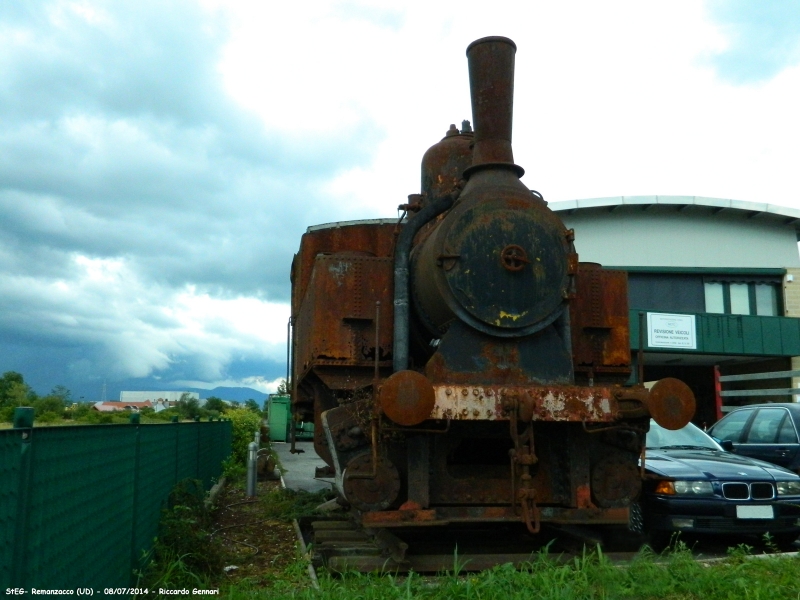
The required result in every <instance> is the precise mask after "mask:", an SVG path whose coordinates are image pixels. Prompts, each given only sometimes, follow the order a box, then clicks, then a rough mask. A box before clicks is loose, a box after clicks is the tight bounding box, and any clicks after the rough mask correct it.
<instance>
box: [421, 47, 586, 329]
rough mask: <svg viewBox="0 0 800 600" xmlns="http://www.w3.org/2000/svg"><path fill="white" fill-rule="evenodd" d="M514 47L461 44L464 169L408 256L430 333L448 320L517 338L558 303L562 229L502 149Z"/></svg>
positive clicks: (564, 242)
mask: <svg viewBox="0 0 800 600" xmlns="http://www.w3.org/2000/svg"><path fill="white" fill-rule="evenodd" d="M498 42H500V43H498ZM515 51H516V46H514V43H513V42H512V41H511V40H507V39H506V38H484V39H482V40H478V42H476V43H474V44H473V45H471V46H470V47H469V49H468V50H467V56H468V58H469V67H470V83H471V89H472V111H473V119H474V122H475V140H474V147H473V159H472V166H471V167H470V168H468V169H467V170H466V172H465V173H464V177H465V179H466V180H467V181H466V185H465V187H464V188H463V191H462V192H461V194H460V196H459V198H458V200H457V202H456V203H455V205H454V206H453V208H452V209H451V210H450V211H449V213H447V215H446V216H445V217H444V218H443V219H442V220H441V221H440V222H439V223H438V224H437V225H436V226H435V227H434V228H433V229H432V230H431V231H430V232H429V234H428V235H427V236H425V237H424V239H423V240H422V241H421V242H420V243H419V244H418V246H417V247H416V248H415V249H414V251H413V252H412V255H411V261H412V264H411V290H412V296H413V301H414V306H415V312H416V314H417V317H418V319H419V320H420V321H421V322H422V324H423V325H424V327H425V329H426V330H427V332H428V333H429V334H430V335H431V336H432V337H434V338H438V337H441V336H442V334H444V333H445V332H446V331H447V329H448V327H449V325H450V324H451V323H452V322H453V321H454V320H458V321H461V322H463V323H466V324H467V325H469V326H470V327H472V328H473V329H476V330H478V331H481V332H483V333H485V334H489V335H491V336H496V337H506V338H508V337H520V336H526V335H530V334H533V333H536V332H538V331H540V330H542V329H543V328H545V327H547V326H548V325H550V324H551V323H553V322H554V321H555V320H556V319H558V318H559V316H561V315H562V313H563V312H564V311H565V310H566V308H567V304H566V299H567V298H568V296H569V293H570V290H571V287H572V274H573V272H574V268H573V266H574V265H576V263H577V257H576V255H575V254H574V249H573V247H572V242H571V239H572V238H571V232H568V231H567V230H566V229H565V227H564V225H563V223H562V222H561V220H560V219H559V218H558V217H557V216H556V215H555V214H554V213H553V212H552V211H550V210H549V209H548V208H547V204H546V202H544V200H542V199H541V197H539V196H537V195H535V194H534V193H533V192H531V191H530V190H529V189H528V188H527V187H525V185H524V184H523V183H522V182H521V181H520V179H519V178H520V176H521V175H522V174H523V170H522V168H521V167H519V166H517V165H515V164H514V159H513V155H512V150H511V126H512V118H511V116H512V104H511V103H512V97H513V61H514V52H515ZM498 108H499V110H498Z"/></svg>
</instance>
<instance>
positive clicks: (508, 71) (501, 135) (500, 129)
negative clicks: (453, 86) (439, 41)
mask: <svg viewBox="0 0 800 600" xmlns="http://www.w3.org/2000/svg"><path fill="white" fill-rule="evenodd" d="M516 52H517V45H516V44H515V43H514V42H513V41H511V40H510V39H508V38H507V37H501V36H490V37H485V38H481V39H479V40H475V41H474V42H472V43H471V44H470V45H469V46H468V47H467V61H468V64H469V87H470V96H471V99H472V124H473V126H474V128H475V129H474V130H475V146H474V148H473V151H472V167H470V168H469V169H467V171H466V172H465V174H464V175H465V177H467V178H469V176H470V174H471V173H473V172H474V171H476V170H478V169H481V168H485V167H488V166H492V167H506V168H508V169H511V170H513V171H515V172H516V173H517V175H518V176H519V177H522V175H523V174H524V173H525V170H524V169H523V168H522V167H520V166H518V165H516V164H514V154H513V152H512V150H511V127H512V120H513V112H514V55H515V54H516Z"/></svg>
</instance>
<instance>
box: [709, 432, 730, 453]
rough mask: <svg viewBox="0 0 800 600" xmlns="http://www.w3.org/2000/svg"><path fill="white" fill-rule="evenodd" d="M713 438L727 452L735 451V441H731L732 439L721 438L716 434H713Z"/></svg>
mask: <svg viewBox="0 0 800 600" xmlns="http://www.w3.org/2000/svg"><path fill="white" fill-rule="evenodd" d="M711 439H712V440H714V441H715V442H717V443H718V444H719V445H720V446H722V449H723V450H725V452H733V442H732V441H730V440H721V439H719V438H715V437H714V436H711Z"/></svg>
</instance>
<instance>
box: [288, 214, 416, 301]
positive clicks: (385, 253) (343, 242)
mask: <svg viewBox="0 0 800 600" xmlns="http://www.w3.org/2000/svg"><path fill="white" fill-rule="evenodd" d="M401 227H402V225H401V224H398V223H395V222H384V223H375V222H371V223H358V222H354V223H352V224H338V223H336V224H332V225H331V226H330V227H323V228H315V229H314V230H312V231H309V232H308V233H306V234H304V235H303V238H302V240H301V242H300V251H299V252H298V253H297V254H296V255H295V258H294V260H293V261H292V275H291V279H292V315H297V314H298V313H299V311H300V306H301V304H302V303H303V300H304V298H305V295H306V293H307V291H308V286H309V282H310V281H311V276H312V272H313V270H314V263H315V261H316V258H317V256H318V255H320V254H323V255H325V254H336V253H341V252H351V253H357V254H360V255H362V256H374V257H391V256H393V254H394V244H395V239H396V236H397V234H398V233H399V231H400V228H401Z"/></svg>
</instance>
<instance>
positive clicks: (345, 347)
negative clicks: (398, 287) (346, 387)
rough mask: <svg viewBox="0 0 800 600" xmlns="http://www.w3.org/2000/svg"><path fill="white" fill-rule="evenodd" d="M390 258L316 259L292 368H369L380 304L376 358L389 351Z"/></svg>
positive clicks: (300, 314) (345, 256)
mask: <svg viewBox="0 0 800 600" xmlns="http://www.w3.org/2000/svg"><path fill="white" fill-rule="evenodd" d="M392 275H393V263H392V259H391V258H377V257H372V256H363V255H353V254H350V253H339V254H329V255H328V254H320V255H317V256H316V258H315V260H314V266H313V269H312V272H311V278H310V284H309V287H308V290H307V293H306V295H305V297H304V298H303V302H302V304H301V306H300V310H299V312H298V314H297V321H296V323H295V361H296V362H295V368H296V371H297V372H298V373H306V372H308V370H309V369H311V368H312V367H314V366H315V365H327V366H331V365H353V366H358V365H362V366H371V365H373V364H374V359H375V354H374V352H375V350H374V348H375V317H376V313H377V312H378V311H376V302H380V303H381V304H380V310H379V314H380V336H379V353H380V354H379V359H381V358H386V359H388V358H389V353H390V350H391V346H392V322H393V320H392V319H393V312H392V308H393V305H392Z"/></svg>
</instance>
